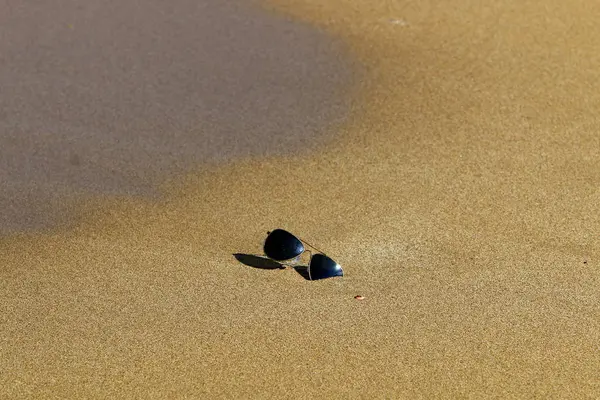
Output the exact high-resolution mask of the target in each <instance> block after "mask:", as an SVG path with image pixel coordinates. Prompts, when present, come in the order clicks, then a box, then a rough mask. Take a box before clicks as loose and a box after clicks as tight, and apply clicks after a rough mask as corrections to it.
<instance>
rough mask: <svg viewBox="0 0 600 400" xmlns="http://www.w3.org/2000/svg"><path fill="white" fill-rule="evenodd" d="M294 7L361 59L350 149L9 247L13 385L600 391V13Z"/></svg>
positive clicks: (182, 392)
mask: <svg viewBox="0 0 600 400" xmlns="http://www.w3.org/2000/svg"><path fill="white" fill-rule="evenodd" d="M282 3H283V2H281V3H279V2H277V1H274V2H273V3H272V4H270V5H269V6H270V7H272V8H274V9H276V10H278V12H284V13H287V14H289V15H293V16H296V17H297V18H300V19H303V20H306V21H310V22H312V23H315V24H317V25H319V26H321V27H323V28H325V29H328V30H329V31H330V32H332V33H333V34H335V35H338V36H339V37H341V38H343V39H344V40H346V41H347V43H349V45H350V46H351V49H352V51H353V55H354V57H356V58H357V59H358V60H360V62H362V63H364V64H365V66H366V67H365V68H366V71H367V72H366V77H365V78H364V80H363V81H362V82H361V83H360V88H361V94H360V96H357V98H356V99H355V102H354V103H353V109H352V110H353V113H352V115H351V117H350V120H349V121H348V123H347V124H345V125H344V127H343V128H341V130H340V132H339V133H340V136H339V137H340V139H339V140H338V141H337V142H335V143H331V144H330V145H328V146H326V147H324V148H322V149H321V150H320V151H317V152H314V153H312V154H311V155H303V156H298V157H265V158H261V159H246V160H242V161H239V162H235V163H230V164H227V165H223V166H215V167H214V168H212V167H211V168H208V169H205V170H204V171H203V172H201V173H197V174H190V175H189V176H187V177H186V178H185V179H182V180H178V181H176V182H174V181H172V182H168V183H167V184H165V186H164V190H165V191H167V192H170V193H176V194H174V195H172V196H169V197H168V198H167V199H163V200H162V201H160V202H153V201H142V200H136V199H130V200H118V201H117V200H115V201H108V200H107V201H104V200H99V204H100V205H102V207H100V208H99V207H98V204H88V205H86V206H82V213H83V214H84V215H86V217H85V218H84V219H82V220H81V222H80V223H79V224H78V225H77V227H76V228H74V229H71V230H69V231H66V232H62V231H61V232H56V233H54V234H46V235H41V236H37V235H32V236H31V237H13V238H6V239H3V240H2V242H1V243H0V246H1V247H0V257H2V259H1V260H0V262H1V265H2V266H3V270H2V274H3V279H2V287H1V288H0V293H2V301H1V302H0V304H1V305H0V307H2V309H1V311H2V312H1V313H0V315H1V318H3V320H2V328H3V329H2V341H1V343H2V346H3V347H2V350H1V351H2V357H1V358H0V360H1V361H0V362H2V363H3V364H2V370H3V371H4V372H3V374H2V378H1V379H2V385H0V387H2V388H3V389H2V391H3V393H4V394H5V396H12V397H26V396H28V395H31V394H33V395H36V396H37V397H51V396H57V397H59V396H70V397H81V396H82V395H89V396H92V397H103V396H117V397H148V396H151V397H161V398H166V397H184V396H189V397H211V398H561V399H562V398H596V397H598V396H599V395H600V381H599V379H598V372H597V371H598V370H599V369H600V352H599V351H598V350H599V344H600V318H599V315H600V306H599V304H600V301H599V300H600V289H599V287H600V285H599V283H600V272H599V271H600V264H599V261H598V260H599V259H600V246H599V245H598V232H600V220H599V217H598V215H600V213H599V211H600V210H599V209H598V207H599V206H598V205H599V204H600V189H599V185H598V184H599V182H600V167H599V166H600V143H599V136H598V128H599V126H600V125H599V120H598V114H597V110H598V109H600V79H598V78H599V74H600V70H598V68H597V66H598V65H599V61H600V55H599V54H600V52H599V51H598V50H600V30H599V28H598V25H597V24H596V21H598V18H599V17H600V8H599V7H598V5H597V4H594V3H593V2H584V1H574V2H568V3H567V2H562V1H555V0H551V1H546V2H544V3H543V7H542V6H541V3H540V2H533V1H524V2H523V1H519V2H517V1H510V0H505V1H501V2H495V3H494V4H493V5H481V4H480V3H478V2H474V1H469V0H464V1H459V2H454V3H452V4H450V3H447V4H446V3H444V4H441V3H440V4H437V3H434V2H419V3H415V2H403V1H399V2H395V3H390V2H383V1H381V2H380V1H375V2H368V3H367V2H362V3H357V2H352V1H345V0H328V1H326V2H323V1H313V0H295V1H290V2H286V4H285V5H283V4H282ZM398 20H402V21H406V23H402V24H399V23H395V22H394V21H398ZM274 227H283V228H287V229H289V230H290V231H292V232H296V233H298V234H299V235H301V236H302V237H304V238H305V239H306V240H308V241H309V242H311V243H314V244H315V245H317V246H318V247H320V248H322V249H325V250H326V251H327V252H328V254H329V255H331V256H332V257H333V258H334V259H336V260H337V261H339V262H340V264H342V265H343V266H344V268H345V271H346V273H347V276H345V277H344V278H343V279H341V280H337V279H332V280H325V281H320V282H308V281H306V280H304V279H303V278H302V277H301V276H300V275H299V274H297V273H295V272H294V271H292V270H259V269H252V268H248V267H246V266H243V265H241V264H239V263H238V262H237V261H235V259H234V258H233V256H232V254H233V253H252V252H260V244H261V241H262V239H263V238H264V233H265V232H266V231H267V230H269V229H272V228H274ZM357 294H361V295H364V296H365V297H366V298H365V300H363V301H360V302H359V301H356V300H355V299H354V296H355V295H357Z"/></svg>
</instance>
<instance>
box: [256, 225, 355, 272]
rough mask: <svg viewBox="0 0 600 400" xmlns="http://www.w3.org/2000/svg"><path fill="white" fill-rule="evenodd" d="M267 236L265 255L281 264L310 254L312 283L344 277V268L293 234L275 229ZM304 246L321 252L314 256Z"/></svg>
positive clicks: (309, 267) (309, 266)
mask: <svg viewBox="0 0 600 400" xmlns="http://www.w3.org/2000/svg"><path fill="white" fill-rule="evenodd" d="M267 235H268V236H267V239H266V240H265V245H264V252H265V255H266V256H267V257H269V258H270V259H272V260H275V261H279V262H281V261H290V260H295V259H297V258H298V257H300V255H301V254H302V253H304V252H305V251H306V252H308V253H309V254H310V262H309V263H308V278H309V279H310V280H311V281H314V280H317V279H325V278H333V277H335V276H344V271H342V267H341V266H340V265H339V264H338V263H336V262H335V261H333V260H332V259H331V258H329V257H327V256H326V255H325V254H323V252H322V251H320V250H319V249H317V248H316V247H314V246H311V245H310V244H308V243H307V242H305V241H303V240H300V239H299V238H297V237H296V236H294V235H292V234H291V233H289V232H287V231H284V230H283V229H275V230H274V231H272V232H268V233H267ZM304 245H307V246H308V247H311V248H312V249H314V250H317V251H319V253H316V254H312V253H311V252H310V250H306V249H305V247H304Z"/></svg>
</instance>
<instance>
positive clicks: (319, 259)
mask: <svg viewBox="0 0 600 400" xmlns="http://www.w3.org/2000/svg"><path fill="white" fill-rule="evenodd" d="M334 276H344V272H343V271H342V267H340V266H339V264H338V263H336V262H335V261H333V260H332V259H331V258H329V257H327V256H326V255H324V254H315V255H314V256H312V258H311V260H310V264H309V265H308V277H309V278H310V280H312V281H314V280H317V279H325V278H333V277H334Z"/></svg>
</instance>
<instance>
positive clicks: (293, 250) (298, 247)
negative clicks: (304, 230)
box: [264, 229, 304, 261]
mask: <svg viewBox="0 0 600 400" xmlns="http://www.w3.org/2000/svg"><path fill="white" fill-rule="evenodd" d="M264 250H265V254H266V255H267V257H269V258H272V259H273V260H276V261H284V260H290V259H292V258H295V257H298V256H299V255H300V254H302V253H303V252H304V245H303V244H302V242H301V241H300V240H299V239H298V238H297V237H296V236H294V235H292V234H291V233H289V232H287V231H284V230H283V229H275V230H274V231H273V232H271V233H269V236H267V240H265V249H264Z"/></svg>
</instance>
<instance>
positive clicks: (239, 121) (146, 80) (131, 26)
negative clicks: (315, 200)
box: [0, 0, 353, 233]
mask: <svg viewBox="0 0 600 400" xmlns="http://www.w3.org/2000/svg"><path fill="white" fill-rule="evenodd" d="M343 53H344V49H343V45H342V44H341V43H340V42H339V41H337V42H336V41H335V40H333V39H332V38H331V37H328V36H327V35H325V34H324V33H322V32H319V31H317V30H316V29H315V28H313V27H309V26H307V25H303V24H301V23H297V22H296V23H293V22H291V21H289V20H286V19H285V18H284V17H282V16H276V15H273V14H268V13H266V12H265V11H263V10H261V9H260V8H259V7H258V6H257V4H254V3H252V2H249V1H226V2H224V1H218V0H212V1H207V0H204V1H200V2H198V1H190V0H177V1H172V2H167V3H166V2H161V1H154V0H153V1H149V2H144V3H139V2H136V1H108V2H101V3H93V2H87V3H81V2H79V1H71V0H61V1H59V2H58V3H52V4H44V3H39V2H37V3H19V4H18V5H17V4H13V3H9V2H1V3H0V188H1V189H2V190H1V191H0V209H1V210H2V213H0V233H2V232H4V233H6V232H14V231H21V230H23V229H25V230H28V229H32V228H40V227H49V226H51V225H52V224H53V223H55V222H57V221H59V220H63V219H64V218H65V217H67V216H68V215H69V214H70V213H71V211H72V210H71V208H72V200H73V197H74V195H77V194H78V195H89V194H109V195H155V194H157V190H156V188H157V185H158V184H160V182H163V181H165V180H166V179H169V178H172V177H173V176H176V175H177V174H178V173H179V174H180V173H183V172H185V171H188V170H190V169H194V168H196V167H197V166H198V165H200V164H202V163H214V162H221V161H224V160H228V159H232V158H236V157H245V156H266V155H274V154H297V153H299V152H302V151H304V150H308V149H311V148H314V147H315V146H318V145H319V144H321V143H323V142H324V141H327V137H326V135H325V132H331V130H329V128H330V127H332V126H333V125H335V124H338V123H339V122H341V121H342V120H343V118H344V116H345V115H346V113H347V106H348V102H347V99H345V98H344V97H343V96H342V94H343V93H344V91H345V90H346V88H347V86H348V85H349V83H350V81H351V78H352V73H353V72H352V71H353V68H352V66H351V65H350V60H349V59H348V57H345V55H344V54H343Z"/></svg>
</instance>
